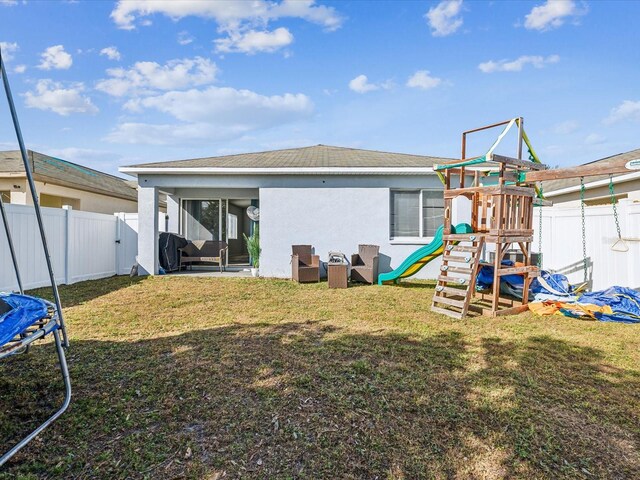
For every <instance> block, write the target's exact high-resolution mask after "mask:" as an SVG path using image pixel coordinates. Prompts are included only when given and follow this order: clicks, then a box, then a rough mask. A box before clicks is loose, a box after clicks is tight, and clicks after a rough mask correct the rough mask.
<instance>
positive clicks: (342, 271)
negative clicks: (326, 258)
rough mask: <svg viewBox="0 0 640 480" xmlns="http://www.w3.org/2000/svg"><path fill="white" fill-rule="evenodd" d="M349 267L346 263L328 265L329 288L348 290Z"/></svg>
mask: <svg viewBox="0 0 640 480" xmlns="http://www.w3.org/2000/svg"><path fill="white" fill-rule="evenodd" d="M348 274H349V265H347V264H346V263H328V264H327V277H328V280H329V288H347V276H348Z"/></svg>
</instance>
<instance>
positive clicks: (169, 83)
mask: <svg viewBox="0 0 640 480" xmlns="http://www.w3.org/2000/svg"><path fill="white" fill-rule="evenodd" d="M217 73H218V68H217V67H216V64H215V63H213V62H212V61H211V60H209V59H207V58H202V57H195V58H184V59H175V60H170V61H168V62H167V63H166V64H164V65H160V64H158V63H156V62H136V63H135V64H134V65H133V66H132V67H130V68H129V69H124V68H110V69H108V70H107V75H109V77H111V78H108V79H103V80H100V81H99V82H98V83H97V84H96V89H98V90H101V91H103V92H105V93H108V94H109V95H113V96H116V97H121V96H124V95H137V94H144V93H146V94H149V93H153V92H154V91H158V90H175V89H180V88H188V87H192V86H197V85H205V84H208V83H211V82H213V81H214V80H215V78H216V74H217Z"/></svg>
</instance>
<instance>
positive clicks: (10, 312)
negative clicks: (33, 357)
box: [0, 293, 60, 358]
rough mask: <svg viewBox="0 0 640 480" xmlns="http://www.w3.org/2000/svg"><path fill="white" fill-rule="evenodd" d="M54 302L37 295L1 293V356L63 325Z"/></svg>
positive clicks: (11, 352) (10, 353) (9, 353)
mask: <svg viewBox="0 0 640 480" xmlns="http://www.w3.org/2000/svg"><path fill="white" fill-rule="evenodd" d="M54 311H55V307H54V306H53V304H51V303H49V302H47V301H45V300H42V299H40V298H36V297H30V296H27V295H18V294H14V293H11V294H0V358H4V357H7V356H9V355H12V354H13V353H16V352H17V351H18V350H20V349H22V348H23V347H25V346H27V345H28V344H30V343H32V342H33V341H34V340H37V339H38V338H41V337H44V336H45V335H48V334H50V333H51V332H53V331H54V330H58V329H59V328H60V324H59V323H58V322H57V321H54V317H56V315H54V314H53V313H54Z"/></svg>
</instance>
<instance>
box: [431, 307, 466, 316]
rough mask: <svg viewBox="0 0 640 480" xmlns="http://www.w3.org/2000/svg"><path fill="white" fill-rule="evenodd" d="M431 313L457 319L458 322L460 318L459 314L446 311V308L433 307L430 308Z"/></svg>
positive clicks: (460, 314)
mask: <svg viewBox="0 0 640 480" xmlns="http://www.w3.org/2000/svg"><path fill="white" fill-rule="evenodd" d="M431 311H432V312H436V313H440V314H442V315H446V316H448V317H453V318H457V319H458V320H460V319H461V318H462V313H461V312H454V311H453V310H447V309H446V308H440V307H436V306H435V305H433V306H431Z"/></svg>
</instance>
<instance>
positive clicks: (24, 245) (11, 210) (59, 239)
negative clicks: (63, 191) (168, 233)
mask: <svg viewBox="0 0 640 480" xmlns="http://www.w3.org/2000/svg"><path fill="white" fill-rule="evenodd" d="M5 209H6V211H7V216H8V218H9V225H10V228H11V233H12V237H13V243H14V246H15V249H16V254H17V257H18V263H19V266H20V273H21V274H22V282H23V285H24V288H27V289H28V288H37V287H42V286H47V285H49V274H48V272H47V264H46V261H45V258H44V253H43V251H42V242H41V241H40V234H39V231H38V225H37V223H36V217H35V213H34V210H33V207H31V206H26V205H11V204H6V205H5ZM160 215H161V218H162V221H161V222H160V225H161V227H162V226H164V224H165V222H164V214H160ZM42 216H43V220H44V225H45V231H46V234H47V242H48V244H49V251H50V252H51V257H52V262H53V269H54V272H55V274H56V282H57V283H58V284H70V283H75V282H81V281H83V280H90V279H96V278H104V277H110V276H113V275H124V274H128V273H129V271H130V270H131V267H132V266H133V264H134V263H135V257H136V255H137V250H138V233H137V231H138V214H136V213H133V214H132V213H119V214H116V215H104V214H100V213H90V212H81V211H74V210H66V209H58V208H42ZM0 223H1V222H0ZM16 289H17V282H16V277H15V274H14V270H13V263H12V261H11V254H10V252H9V247H8V244H7V238H6V235H5V233H4V228H2V227H0V291H10V290H16Z"/></svg>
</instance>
